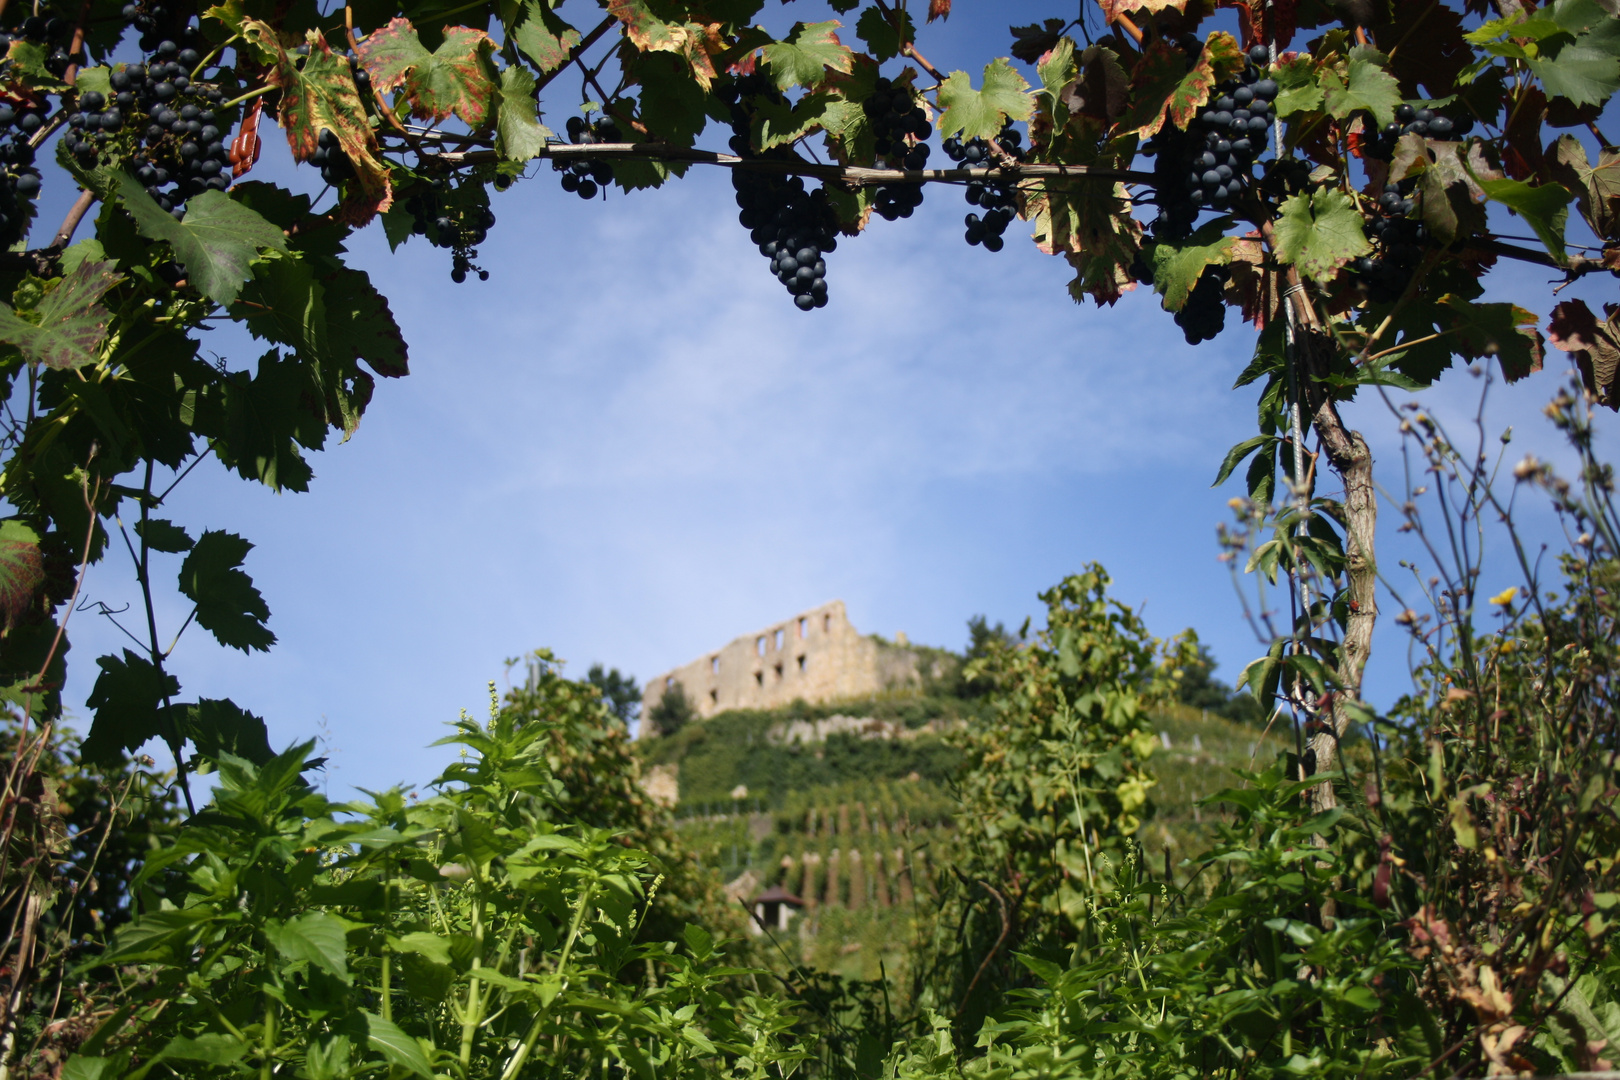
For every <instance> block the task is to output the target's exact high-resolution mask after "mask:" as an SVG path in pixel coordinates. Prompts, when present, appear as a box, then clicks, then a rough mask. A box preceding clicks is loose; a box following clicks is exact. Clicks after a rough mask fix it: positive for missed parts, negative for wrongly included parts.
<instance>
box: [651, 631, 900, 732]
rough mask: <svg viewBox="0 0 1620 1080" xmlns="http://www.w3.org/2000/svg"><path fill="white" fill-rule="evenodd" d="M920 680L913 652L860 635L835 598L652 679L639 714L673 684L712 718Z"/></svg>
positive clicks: (848, 695) (833, 698) (866, 692)
mask: <svg viewBox="0 0 1620 1080" xmlns="http://www.w3.org/2000/svg"><path fill="white" fill-rule="evenodd" d="M900 644H902V645H903V644H904V641H903V640H902V641H901V642H900ZM919 677H920V674H919V671H918V658H917V656H916V654H915V653H913V652H912V651H911V650H910V649H906V648H894V647H888V646H886V645H885V644H883V643H881V642H880V641H878V640H877V639H876V638H873V637H866V636H863V635H862V634H860V633H859V632H857V631H856V629H855V627H854V626H852V625H850V621H849V616H848V615H847V614H846V613H845V611H844V602H843V601H842V600H834V601H832V602H831V603H828V604H823V605H821V606H820V607H817V608H812V609H810V610H809V611H805V612H801V613H800V614H798V615H795V616H794V617H793V618H791V619H787V620H785V621H783V622H780V623H776V624H775V625H773V626H769V627H767V628H766V629H764V630H760V631H758V632H757V633H753V634H744V635H743V636H741V637H739V638H735V639H733V640H732V641H731V642H730V643H729V644H728V645H726V646H725V647H723V648H721V649H719V650H717V651H715V652H712V653H709V654H707V655H706V656H703V657H701V658H699V659H697V660H693V661H692V662H691V663H689V664H686V665H684V666H682V667H678V668H676V669H675V670H674V671H668V672H665V673H664V674H662V675H659V676H658V677H656V678H654V679H651V680H649V681H648V682H647V689H646V690H645V691H644V692H643V694H642V698H641V708H642V712H641V715H642V716H646V715H648V714H649V713H650V712H651V711H652V709H653V707H654V706H656V705H657V704H658V702H659V700H660V699H662V698H663V696H664V694H665V692H666V691H668V690H670V689H671V688H673V687H674V686H675V685H676V684H679V685H680V686H681V687H682V688H684V689H685V691H686V696H687V698H688V699H689V700H690V701H691V702H692V706H693V708H694V709H696V710H697V714H698V715H699V716H703V717H709V716H713V715H714V714H715V713H718V712H722V711H724V710H726V709H771V708H775V707H776V706H779V705H786V704H787V703H788V702H790V701H793V700H795V699H803V700H805V701H810V702H820V701H837V700H840V699H843V698H854V697H863V696H867V695H871V694H876V693H881V692H882V691H884V690H887V689H890V688H892V687H896V686H901V685H904V684H906V683H914V682H916V681H918V679H919ZM643 733H644V734H645V733H647V732H646V729H645V728H643Z"/></svg>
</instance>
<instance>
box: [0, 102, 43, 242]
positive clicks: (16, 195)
mask: <svg viewBox="0 0 1620 1080" xmlns="http://www.w3.org/2000/svg"><path fill="white" fill-rule="evenodd" d="M44 123H45V117H44V115H43V114H42V113H41V112H39V110H37V109H35V108H32V107H29V106H19V105H13V104H11V103H10V102H0V247H10V246H11V245H12V244H15V243H16V242H17V241H18V240H20V239H21V238H22V234H23V231H24V230H25V229H26V228H27V225H28V219H29V218H30V217H31V216H32V215H33V206H32V200H33V198H34V196H36V195H37V194H39V170H38V169H35V168H34V147H33V144H32V143H31V142H30V137H31V136H32V135H33V134H34V133H35V132H37V131H39V129H40V128H41V127H43V126H44Z"/></svg>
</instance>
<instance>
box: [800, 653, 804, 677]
mask: <svg viewBox="0 0 1620 1080" xmlns="http://www.w3.org/2000/svg"><path fill="white" fill-rule="evenodd" d="M799 671H800V673H801V674H802V673H803V672H804V656H803V655H800V657H799Z"/></svg>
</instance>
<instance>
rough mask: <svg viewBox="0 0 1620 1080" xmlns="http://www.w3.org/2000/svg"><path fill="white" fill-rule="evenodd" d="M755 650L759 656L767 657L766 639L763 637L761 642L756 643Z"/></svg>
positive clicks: (760, 639)
mask: <svg viewBox="0 0 1620 1080" xmlns="http://www.w3.org/2000/svg"><path fill="white" fill-rule="evenodd" d="M754 650H755V651H756V652H758V653H759V655H761V656H764V655H765V639H764V637H761V638H759V640H757V641H755V642H754Z"/></svg>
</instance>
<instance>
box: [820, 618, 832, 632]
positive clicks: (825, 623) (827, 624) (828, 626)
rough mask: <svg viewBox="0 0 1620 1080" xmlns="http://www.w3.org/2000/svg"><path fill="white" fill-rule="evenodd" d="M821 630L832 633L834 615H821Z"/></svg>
mask: <svg viewBox="0 0 1620 1080" xmlns="http://www.w3.org/2000/svg"><path fill="white" fill-rule="evenodd" d="M821 632H822V633H823V634H830V633H832V616H831V615H823V616H822V617H821Z"/></svg>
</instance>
